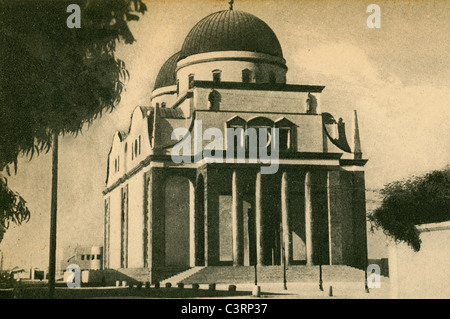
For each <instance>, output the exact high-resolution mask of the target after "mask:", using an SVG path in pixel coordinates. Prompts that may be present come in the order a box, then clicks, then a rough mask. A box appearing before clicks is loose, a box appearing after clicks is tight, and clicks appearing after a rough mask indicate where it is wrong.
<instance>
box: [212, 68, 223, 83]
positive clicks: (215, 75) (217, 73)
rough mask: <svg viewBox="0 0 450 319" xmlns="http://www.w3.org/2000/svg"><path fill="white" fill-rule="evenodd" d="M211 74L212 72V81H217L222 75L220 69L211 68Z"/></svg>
mask: <svg viewBox="0 0 450 319" xmlns="http://www.w3.org/2000/svg"><path fill="white" fill-rule="evenodd" d="M212 74H213V82H214V83H218V82H220V81H221V77H222V71H221V70H213V71H212Z"/></svg>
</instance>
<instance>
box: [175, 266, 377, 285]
mask: <svg viewBox="0 0 450 319" xmlns="http://www.w3.org/2000/svg"><path fill="white" fill-rule="evenodd" d="M319 274H320V267H319V266H297V265H295V266H288V267H287V269H286V280H287V282H318V281H319V276H320V275H319ZM176 279H177V280H178V282H182V283H184V284H193V283H197V284H209V283H216V284H244V283H253V282H254V281H255V268H254V267H253V266H239V267H232V266H209V267H205V268H202V269H198V270H196V271H194V272H193V273H192V274H190V275H188V273H186V275H185V276H180V277H178V278H176ZM257 279H258V283H279V282H283V268H282V266H259V267H257ZM322 280H323V281H324V282H364V271H363V270H360V269H357V268H353V267H350V266H344V265H333V266H330V265H325V266H322ZM382 280H383V279H382Z"/></svg>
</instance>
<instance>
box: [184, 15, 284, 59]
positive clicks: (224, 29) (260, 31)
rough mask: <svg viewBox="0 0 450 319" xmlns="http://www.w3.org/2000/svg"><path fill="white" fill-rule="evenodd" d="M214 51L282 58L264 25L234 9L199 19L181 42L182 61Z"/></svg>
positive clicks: (262, 22)
mask: <svg viewBox="0 0 450 319" xmlns="http://www.w3.org/2000/svg"><path fill="white" fill-rule="evenodd" d="M213 51H251V52H259V53H267V54H270V55H274V56H278V57H281V58H282V57H283V53H282V50H281V46H280V42H279V41H278V39H277V37H276V35H275V33H274V32H273V31H272V29H271V28H270V27H269V26H268V25H267V24H266V23H265V22H264V21H262V20H261V19H259V18H257V17H255V16H254V15H251V14H249V13H247V12H243V11H236V10H225V11H219V12H215V13H213V14H210V15H209V16H207V17H205V18H203V19H202V20H200V22H198V23H197V24H196V25H195V26H194V27H193V28H192V29H191V31H190V32H189V34H188V35H187V37H186V39H185V40H184V43H183V47H182V49H181V58H185V57H188V56H190V55H194V54H198V53H205V52H213Z"/></svg>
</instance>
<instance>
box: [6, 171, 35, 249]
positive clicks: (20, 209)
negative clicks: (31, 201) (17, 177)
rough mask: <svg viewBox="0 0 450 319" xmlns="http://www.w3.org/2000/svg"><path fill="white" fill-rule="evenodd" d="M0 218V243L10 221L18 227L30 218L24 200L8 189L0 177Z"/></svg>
mask: <svg viewBox="0 0 450 319" xmlns="http://www.w3.org/2000/svg"><path fill="white" fill-rule="evenodd" d="M0 216H1V218H0V242H1V241H2V239H3V235H4V234H5V232H6V229H7V228H8V226H9V223H10V221H13V222H15V223H16V224H19V225H20V224H21V223H22V222H24V221H25V222H26V221H28V220H29V218H30V211H29V210H28V208H27V206H26V205H25V200H24V199H23V198H22V197H21V196H20V195H19V194H17V193H14V192H13V191H11V190H10V189H9V188H8V185H7V180H6V178H5V177H3V176H0Z"/></svg>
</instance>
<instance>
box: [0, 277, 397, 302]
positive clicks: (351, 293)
mask: <svg viewBox="0 0 450 319" xmlns="http://www.w3.org/2000/svg"><path fill="white" fill-rule="evenodd" d="M44 285H45V283H41V284H40V286H36V285H26V284H22V286H21V288H20V289H19V290H16V291H14V290H13V289H1V290H0V298H13V297H14V296H16V297H19V298H46V297H47V291H48V290H47V288H46V287H45V286H44ZM330 286H331V287H332V296H330V295H329V294H330ZM260 287H261V296H260V297H259V298H260V299H264V298H272V299H273V298H275V299H379V298H390V295H389V282H388V281H384V282H382V284H381V288H373V289H370V293H366V292H365V289H364V283H351V282H334V283H332V282H324V283H323V289H324V290H323V291H320V290H319V285H318V283H287V290H285V289H284V287H283V283H272V284H268V283H262V284H260ZM208 288H209V287H208V285H203V284H201V285H200V287H199V289H198V290H195V289H192V286H191V285H186V286H185V287H184V288H177V287H173V288H165V287H164V288H159V289H155V288H150V289H145V288H141V289H137V288H133V289H130V288H128V287H97V288H94V287H90V288H79V289H69V288H65V287H59V288H57V289H56V297H57V298H183V299H185V298H188V299H191V298H219V299H224V298H238V299H242V298H244V299H248V298H257V297H252V290H253V288H254V285H253V284H238V285H236V291H235V292H229V291H228V285H220V284H219V285H217V286H216V290H215V291H210V290H209V289H208ZM259 298H258V299H259Z"/></svg>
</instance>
